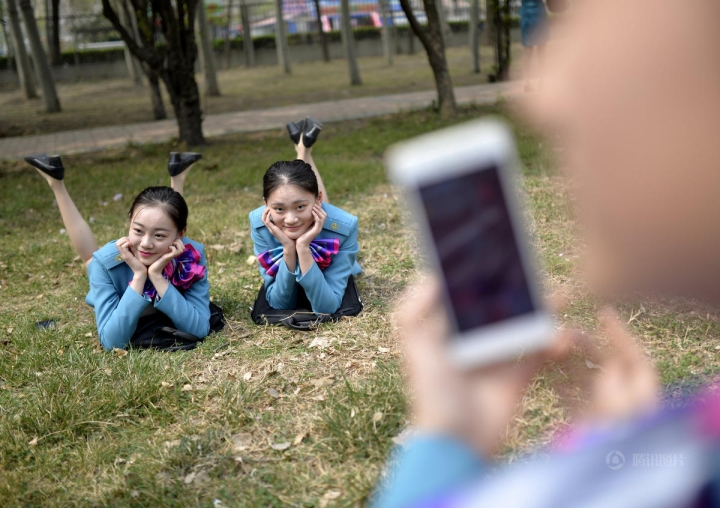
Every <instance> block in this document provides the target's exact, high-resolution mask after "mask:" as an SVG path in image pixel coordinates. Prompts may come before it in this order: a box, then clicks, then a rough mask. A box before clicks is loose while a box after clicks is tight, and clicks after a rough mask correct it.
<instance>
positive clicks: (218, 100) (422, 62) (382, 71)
mask: <svg viewBox="0 0 720 508" xmlns="http://www.w3.org/2000/svg"><path fill="white" fill-rule="evenodd" d="M520 49H521V48H520V47H519V46H518V47H515V48H514V50H515V51H516V53H517V54H516V57H515V60H514V61H515V63H517V64H519V62H520V61H521V59H520V57H521V54H520V53H519V51H520ZM447 57H448V62H449V65H450V71H451V73H452V77H453V81H454V83H455V85H458V86H462V85H474V84H480V83H485V82H486V81H487V74H488V72H489V71H490V69H492V65H493V63H492V62H493V57H492V53H491V51H490V49H489V48H486V47H483V48H482V62H481V63H482V69H483V73H482V74H474V73H473V72H472V70H471V69H472V64H471V60H470V52H469V50H468V49H467V48H450V49H448V52H447ZM358 65H359V66H360V72H361V75H362V79H363V85H362V86H350V85H349V82H348V71H347V62H346V61H345V60H342V59H336V60H332V61H331V62H330V63H327V64H326V63H324V62H308V63H298V64H293V68H292V69H293V73H292V75H290V76H288V75H286V74H284V73H283V72H282V69H281V68H280V67H278V66H272V67H256V68H253V69H245V68H243V67H235V68H232V69H230V70H227V71H219V72H218V79H219V82H220V90H221V92H222V94H223V95H222V97H208V98H206V99H204V104H203V112H204V113H205V114H206V115H212V114H215V113H227V112H230V111H242V110H249V109H262V108H272V107H278V106H286V105H289V104H305V103H309V102H318V101H325V100H334V99H347V98H353V97H363V96H369V95H383V94H393V93H402V92H414V91H420V90H432V89H434V87H435V84H434V80H433V77H432V72H431V70H430V66H429V65H428V62H427V56H425V52H424V51H423V50H422V48H418V51H416V53H415V54H414V55H397V56H395V58H394V65H393V66H392V67H388V65H387V64H386V63H385V60H384V59H383V58H382V57H367V58H360V59H359V60H358ZM198 80H199V81H202V76H201V75H198ZM199 84H200V86H201V90H202V84H201V83H199ZM161 88H162V89H163V92H164V86H162V87H161ZM58 94H59V96H60V102H61V104H62V108H63V110H62V112H60V113H52V114H48V113H45V112H44V110H43V104H42V99H37V100H32V101H28V100H25V99H24V98H23V96H22V93H21V92H20V90H13V91H0V137H6V136H23V135H30V134H43V133H49V132H57V131H63V130H73V129H87V128H90V127H100V126H106V125H119V124H126V123H133V122H146V121H151V120H152V110H151V109H150V97H149V91H148V89H147V88H137V87H135V86H133V85H132V83H131V81H130V80H129V78H128V79H112V80H102V81H89V80H88V81H83V82H79V83H59V84H58ZM163 95H164V97H165V108H166V110H167V113H168V115H170V117H173V111H172V106H171V104H170V101H169V100H168V97H167V94H166V93H164V94H163Z"/></svg>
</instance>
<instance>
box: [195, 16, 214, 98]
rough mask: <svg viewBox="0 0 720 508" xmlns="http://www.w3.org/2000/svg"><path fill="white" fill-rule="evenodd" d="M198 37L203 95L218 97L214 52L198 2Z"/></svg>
mask: <svg viewBox="0 0 720 508" xmlns="http://www.w3.org/2000/svg"><path fill="white" fill-rule="evenodd" d="M196 21H197V25H198V35H199V38H200V50H201V51H200V65H201V67H202V70H203V75H204V76H205V95H209V96H211V97H220V85H219V84H218V80H217V70H216V66H215V51H214V50H213V45H212V40H211V37H210V30H208V24H207V20H206V19H205V4H204V3H203V2H198V13H197V20H196Z"/></svg>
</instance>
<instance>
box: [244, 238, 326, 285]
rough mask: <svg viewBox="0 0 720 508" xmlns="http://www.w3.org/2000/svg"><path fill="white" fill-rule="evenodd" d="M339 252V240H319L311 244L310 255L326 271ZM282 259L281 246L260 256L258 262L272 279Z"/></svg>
mask: <svg viewBox="0 0 720 508" xmlns="http://www.w3.org/2000/svg"><path fill="white" fill-rule="evenodd" d="M338 252H340V239H339V238H319V239H316V240H313V241H312V242H310V253H311V254H312V257H313V259H314V260H315V262H316V263H317V265H318V268H320V270H325V269H326V268H327V267H328V266H330V263H332V257H333V256H334V255H335V254H337V253H338ZM282 258H283V248H282V245H281V246H280V247H275V248H274V249H270V250H268V251H265V252H263V253H262V254H260V255H259V256H258V261H259V262H260V265H261V266H262V267H263V268H265V272H266V273H267V274H268V275H269V276H270V277H275V275H277V272H278V268H280V261H282Z"/></svg>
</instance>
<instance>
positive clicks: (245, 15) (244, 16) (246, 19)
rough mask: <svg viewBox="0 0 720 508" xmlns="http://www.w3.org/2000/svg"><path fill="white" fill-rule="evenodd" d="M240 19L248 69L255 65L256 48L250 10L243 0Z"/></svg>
mask: <svg viewBox="0 0 720 508" xmlns="http://www.w3.org/2000/svg"><path fill="white" fill-rule="evenodd" d="M240 18H241V21H242V29H243V39H242V40H243V53H245V67H247V68H248V69H249V68H250V67H253V66H254V65H255V46H253V38H252V33H251V32H250V8H249V7H248V6H247V4H246V3H245V0H241V3H240Z"/></svg>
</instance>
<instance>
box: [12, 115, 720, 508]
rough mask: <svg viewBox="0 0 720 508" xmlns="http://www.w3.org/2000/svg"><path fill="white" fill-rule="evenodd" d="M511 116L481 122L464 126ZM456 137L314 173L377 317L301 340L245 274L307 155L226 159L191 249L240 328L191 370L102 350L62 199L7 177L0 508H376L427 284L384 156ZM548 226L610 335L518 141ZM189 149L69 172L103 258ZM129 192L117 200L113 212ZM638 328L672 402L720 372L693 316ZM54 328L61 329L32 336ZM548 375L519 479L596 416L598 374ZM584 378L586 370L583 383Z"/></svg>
mask: <svg viewBox="0 0 720 508" xmlns="http://www.w3.org/2000/svg"><path fill="white" fill-rule="evenodd" d="M488 112H495V113H500V114H503V113H502V110H500V109H488V108H469V109H464V110H463V112H462V114H461V115H460V117H459V118H458V119H457V120H458V121H460V120H463V119H467V118H471V117H477V116H479V115H483V114H486V113H488ZM441 125H443V121H441V120H440V119H439V118H438V117H437V116H436V115H434V114H432V113H429V112H416V113H411V114H406V115H398V116H392V117H386V118H379V119H373V120H367V121H354V122H345V123H338V124H332V125H329V126H328V127H327V128H326V130H325V131H324V132H323V134H322V137H321V139H320V142H319V144H318V147H317V150H316V154H315V155H316V157H315V158H316V161H317V162H318V164H319V166H320V169H321V171H322V173H323V175H324V177H325V180H326V183H327V186H328V192H329V193H330V195H331V196H332V198H333V202H334V203H335V204H337V205H339V206H342V207H344V208H346V209H347V210H349V211H351V212H352V213H355V214H357V215H358V216H359V217H360V243H361V250H360V259H359V260H360V262H361V263H362V265H363V267H364V270H365V274H364V275H362V276H361V277H360V278H359V280H358V285H359V287H360V290H361V293H362V296H363V300H364V302H365V303H366V309H365V311H364V312H363V313H362V314H361V315H360V316H359V317H357V318H354V319H348V320H345V321H342V322H340V323H337V324H330V325H322V326H321V328H320V329H319V330H317V331H314V332H308V333H301V332H295V331H290V330H287V329H284V328H278V327H268V328H265V327H258V326H255V325H253V324H252V323H251V321H250V319H249V306H250V305H251V303H252V301H253V299H254V297H255V295H256V292H257V290H258V288H259V287H260V284H261V279H260V276H259V274H258V273H257V268H256V267H255V266H254V265H251V264H248V263H247V260H248V256H249V255H250V254H251V253H252V244H251V241H250V237H249V233H248V221H247V213H248V212H249V211H250V210H251V209H252V208H254V207H255V206H257V205H258V204H259V203H260V193H261V186H260V182H261V176H262V173H263V171H264V170H265V169H266V168H267V166H268V165H269V164H270V163H272V162H274V161H275V160H278V159H283V158H288V157H292V156H293V152H292V150H291V147H290V144H289V142H288V141H287V140H286V138H285V136H284V135H283V134H281V133H280V132H279V131H273V132H266V133H260V134H253V135H238V136H232V137H228V138H223V139H219V140H217V141H215V142H214V143H213V144H212V145H210V146H208V147H207V148H205V150H204V155H205V158H204V159H203V160H202V161H201V162H200V163H198V164H197V166H196V167H195V168H194V169H193V170H192V171H193V173H191V175H190V177H189V179H188V183H187V185H186V195H187V199H188V202H189V205H190V210H191V216H190V224H189V228H188V235H189V236H190V237H191V238H193V239H195V240H198V241H200V242H203V243H205V245H206V247H207V250H208V258H209V268H210V281H211V286H212V290H211V294H212V297H213V299H214V301H215V302H216V303H218V304H220V305H221V306H223V307H224V309H225V313H226V316H227V318H228V320H229V323H228V326H227V328H226V329H225V330H224V331H223V332H222V333H220V334H216V335H213V336H211V337H209V338H208V339H207V340H206V341H205V343H204V344H202V345H201V346H200V347H199V348H198V349H196V350H194V351H190V352H180V353H159V352H154V351H139V352H138V351H132V352H130V353H129V354H127V355H125V356H122V357H120V356H118V355H116V354H114V353H105V352H103V351H102V350H101V349H100V346H99V344H98V338H97V333H96V330H95V323H94V315H93V312H92V310H91V309H90V308H89V307H88V306H87V305H85V303H84V301H83V300H84V297H85V294H86V293H87V289H88V288H87V279H86V276H85V269H84V268H83V266H82V264H81V263H80V262H79V261H78V260H77V259H76V257H75V253H74V252H73V250H72V248H71V247H70V245H69V241H68V238H67V236H66V235H64V234H63V233H61V232H60V230H61V228H62V223H61V221H60V217H59V214H58V212H57V209H56V207H55V206H54V205H53V198H52V194H51V192H50V190H49V188H48V187H47V184H46V183H45V182H44V180H42V179H41V178H40V177H39V176H38V175H37V174H35V172H34V171H33V170H31V169H26V168H25V167H24V166H23V165H22V164H20V163H16V162H4V163H1V165H0V234H1V235H2V244H1V245H2V247H1V248H0V302H2V306H0V505H2V506H88V507H90V506H178V507H180V506H183V507H184V506H211V505H212V504H213V502H214V500H220V501H221V502H222V506H248V507H254V506H284V505H293V506H306V507H310V506H318V507H321V506H335V505H341V506H350V505H358V504H359V505H361V504H362V502H363V501H364V500H365V499H366V497H367V496H368V494H369V493H370V492H371V489H372V486H373V484H374V482H375V481H376V479H377V477H378V475H379V474H380V472H381V469H382V465H383V461H384V459H385V456H386V454H387V452H388V450H389V449H390V447H391V446H392V438H393V437H394V436H396V435H398V433H400V432H401V430H402V429H403V428H404V427H405V426H406V425H407V420H406V402H405V393H404V390H403V388H402V385H401V375H400V372H399V358H398V352H397V349H398V344H397V338H396V332H395V330H394V328H393V326H392V322H391V317H390V310H391V306H392V304H393V302H394V301H395V300H396V299H397V298H398V296H399V295H400V292H401V290H402V289H403V288H404V287H405V286H406V285H407V284H408V283H410V282H411V281H412V280H413V279H414V278H415V277H416V276H417V273H418V270H419V266H418V262H417V259H418V256H417V253H416V252H415V250H414V248H413V247H412V246H413V245H414V239H413V237H412V225H411V222H410V221H409V220H408V216H407V214H406V213H405V210H404V207H403V206H402V204H401V203H402V202H401V201H399V200H398V199H397V198H396V195H395V193H394V191H393V189H392V188H391V187H390V186H389V185H388V184H387V183H386V181H385V175H384V171H383V167H382V154H383V151H384V150H385V149H386V148H387V146H388V145H389V144H391V143H393V142H396V141H398V140H401V139H404V138H407V137H410V136H413V135H416V134H419V133H421V132H424V131H429V130H432V129H436V128H438V127H440V126H441ZM514 125H515V126H516V129H517V134H518V136H519V148H520V153H521V158H522V162H523V164H524V169H525V174H526V177H527V181H526V185H527V190H528V194H529V200H530V203H531V214H532V221H531V227H532V229H533V231H534V233H535V234H536V236H537V238H538V248H539V250H540V252H541V254H542V258H543V260H544V262H545V266H546V268H547V277H546V287H547V290H548V291H554V290H557V289H563V290H564V291H565V292H567V293H568V294H569V295H570V297H571V305H570V307H569V308H568V310H566V311H565V312H566V313H565V314H564V315H563V316H561V319H562V320H563V321H570V322H573V323H576V324H580V325H584V326H587V327H589V328H592V326H593V324H594V317H593V316H594V307H595V304H594V303H593V300H592V299H591V298H589V297H588V296H587V295H586V294H585V292H584V291H583V289H582V286H581V285H580V284H579V283H578V280H577V276H576V275H575V263H576V261H577V258H576V255H577V249H576V242H575V240H574V233H573V222H572V219H571V218H570V215H569V213H568V207H567V204H566V203H567V199H566V197H567V196H566V189H567V182H566V180H565V177H563V176H560V175H558V174H556V172H555V171H554V164H555V163H554V159H553V157H552V154H551V152H550V150H549V149H548V147H547V145H546V144H544V143H543V142H541V140H539V139H538V138H537V137H535V136H534V135H533V134H532V133H531V132H530V131H528V130H527V129H526V128H524V127H522V126H521V125H519V124H518V123H515V124H514ZM171 148H172V147H171V146H167V145H162V146H147V147H132V148H127V149H124V150H118V151H113V152H106V153H98V154H92V155H78V156H73V157H67V158H66V159H65V162H66V167H67V175H66V181H67V186H68V188H69V190H70V192H71V194H72V195H73V196H74V197H75V199H76V202H77V205H78V207H79V209H80V210H81V211H82V212H83V213H84V215H85V216H86V217H87V218H88V219H90V220H91V221H92V227H93V230H94V231H95V234H96V236H97V237H98V240H99V241H100V242H105V241H110V240H113V239H116V238H118V237H119V236H121V235H123V234H125V232H126V218H125V214H126V211H127V208H128V207H129V205H130V202H131V200H132V198H133V197H134V196H135V194H137V192H139V191H140V190H141V189H142V188H144V187H145V186H147V185H155V184H160V183H165V182H166V181H167V178H166V176H165V175H166V172H165V169H164V168H165V163H166V157H167V152H168V151H169V150H170V149H171ZM117 194H122V196H121V197H120V198H118V200H117V201H116V200H114V199H113V196H115V195H117ZM621 310H622V314H623V316H625V318H626V319H628V320H629V321H630V326H631V327H632V329H633V331H634V332H635V333H637V335H638V337H639V340H640V341H641V342H642V344H643V346H644V347H645V348H646V349H647V351H648V352H649V354H650V355H651V356H652V358H653V360H654V361H655V362H656V363H657V365H658V367H659V368H660V371H661V373H662V379H663V382H664V383H665V384H666V385H667V386H669V387H671V388H672V389H678V390H685V389H686V387H687V386H688V385H692V384H694V383H697V382H700V381H702V380H704V379H707V377H708V376H710V375H712V374H714V373H716V372H717V371H718V370H719V366H720V363H719V362H718V350H720V340H719V339H718V332H719V331H720V328H719V327H718V324H717V322H716V319H715V318H716V316H714V315H713V314H712V312H711V311H708V310H706V309H702V308H700V307H699V306H696V305H692V304H689V303H681V304H675V305H673V306H672V307H671V306H669V305H668V304H666V303H657V302H643V303H642V306H641V305H640V304H639V303H625V304H623V305H622V306H621ZM46 319H54V320H55V321H56V322H57V323H58V327H57V328H56V329H50V330H38V329H36V326H35V323H36V322H38V321H41V320H46ZM570 367H572V368H565V367H563V368H560V366H551V367H549V368H548V369H547V370H546V371H545V372H544V373H543V374H542V375H540V376H539V377H538V378H537V379H536V380H535V381H534V383H533V385H532V387H531V389H530V391H529V393H528V396H527V397H526V398H525V400H524V401H523V403H522V407H521V408H520V412H519V416H518V419H517V421H516V423H515V425H514V426H513V427H512V428H511V429H509V430H508V439H507V443H506V446H505V448H504V450H503V453H502V457H501V460H502V461H509V460H516V458H517V457H518V456H519V455H520V454H521V453H523V452H525V451H527V450H530V449H532V448H534V447H537V446H538V445H542V444H544V443H547V442H548V440H549V439H550V436H551V434H552V432H553V431H555V430H558V429H562V428H563V426H565V425H566V423H567V422H568V420H569V418H570V413H569V412H568V411H567V410H566V409H564V406H562V405H561V404H560V402H559V399H560V396H561V395H570V396H575V397H577V398H579V399H580V400H581V399H582V396H583V393H582V392H581V391H579V389H578V388H576V386H577V384H576V383H575V379H574V376H575V375H576V374H577V376H578V377H579V376H580V375H581V374H583V371H587V370H588V369H587V367H586V364H585V362H584V359H582V358H579V357H577V358H574V359H571V363H570ZM573 368H574V370H573Z"/></svg>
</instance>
